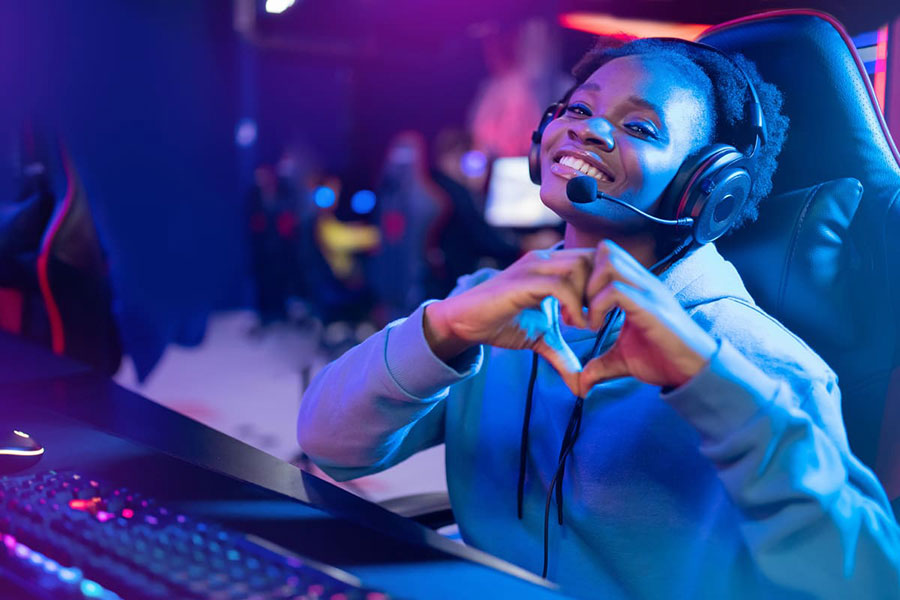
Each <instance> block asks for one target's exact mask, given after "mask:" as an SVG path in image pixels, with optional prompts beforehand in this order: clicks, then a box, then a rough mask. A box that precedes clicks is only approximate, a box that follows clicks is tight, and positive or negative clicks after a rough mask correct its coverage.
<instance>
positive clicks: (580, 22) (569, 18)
mask: <svg viewBox="0 0 900 600" xmlns="http://www.w3.org/2000/svg"><path fill="white" fill-rule="evenodd" d="M559 24H560V25H562V26H563V27H566V28H568V29H576V30H578V31H586V32H588V33H594V34H597V35H610V36H614V37H639V38H646V37H673V38H680V39H683V40H694V39H696V38H697V36H699V35H700V34H701V33H703V32H704V31H706V29H707V28H708V27H709V25H701V24H698V23H668V22H665V21H650V20H644V19H622V18H619V17H614V16H612V15H606V14H600V13H589V12H573V13H565V14H562V15H560V16H559Z"/></svg>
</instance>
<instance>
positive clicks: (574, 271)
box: [529, 249, 594, 298]
mask: <svg viewBox="0 0 900 600" xmlns="http://www.w3.org/2000/svg"><path fill="white" fill-rule="evenodd" d="M593 269H594V250H592V249H591V250H586V249H575V250H560V251H557V252H556V253H555V254H554V255H553V256H551V257H548V258H546V259H541V260H535V261H534V262H533V263H532V264H531V265H529V271H530V272H531V273H532V274H535V275H560V276H565V277H567V278H568V279H570V280H572V282H573V283H574V284H575V287H576V290H580V291H581V293H582V295H583V296H584V297H585V298H586V297H587V296H586V295H585V294H584V290H585V288H586V286H587V281H588V278H589V277H590V274H591V271H592V270H593Z"/></svg>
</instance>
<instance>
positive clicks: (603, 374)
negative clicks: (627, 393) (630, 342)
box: [578, 344, 631, 398]
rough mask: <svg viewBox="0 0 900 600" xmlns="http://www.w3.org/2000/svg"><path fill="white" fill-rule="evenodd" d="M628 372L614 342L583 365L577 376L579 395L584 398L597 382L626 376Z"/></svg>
mask: <svg viewBox="0 0 900 600" xmlns="http://www.w3.org/2000/svg"><path fill="white" fill-rule="evenodd" d="M630 374H631V373H630V372H629V371H628V365H627V364H626V363H625V361H624V360H622V356H621V354H620V353H619V349H618V345H616V344H614V345H613V347H612V348H610V349H609V350H608V351H607V352H605V353H603V354H601V355H600V356H598V357H596V358H592V359H591V360H590V361H588V363H587V364H586V365H584V368H583V369H582V370H581V375H580V376H579V378H578V384H579V391H580V394H581V397H582V398H584V397H585V396H586V395H587V394H588V393H589V392H590V391H591V388H592V387H593V386H595V385H597V384H598V383H603V382H604V381H609V380H610V379H616V378H617V377H627V376H628V375H630Z"/></svg>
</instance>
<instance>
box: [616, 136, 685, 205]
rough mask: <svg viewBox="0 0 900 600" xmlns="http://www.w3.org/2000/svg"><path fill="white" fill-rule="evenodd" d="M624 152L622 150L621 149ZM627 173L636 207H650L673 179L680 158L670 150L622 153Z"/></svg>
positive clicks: (679, 163) (679, 164)
mask: <svg viewBox="0 0 900 600" xmlns="http://www.w3.org/2000/svg"><path fill="white" fill-rule="evenodd" d="M623 150H624V148H623ZM623 157H627V158H625V161H624V162H625V163H626V169H627V171H628V188H629V190H628V191H629V192H630V193H631V194H632V195H633V198H634V202H635V204H636V205H638V206H641V207H651V206H653V205H655V203H656V202H657V201H658V200H659V198H660V196H661V195H662V193H663V191H665V189H666V186H668V185H669V183H670V182H671V181H672V179H673V178H674V177H675V174H676V173H677V172H678V168H679V167H680V166H681V160H682V157H681V156H680V155H679V156H675V154H674V153H673V152H671V150H658V149H649V150H644V151H640V152H638V151H635V152H628V153H625V152H623Z"/></svg>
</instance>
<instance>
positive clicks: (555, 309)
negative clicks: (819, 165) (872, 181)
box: [298, 40, 900, 598]
mask: <svg viewBox="0 0 900 600" xmlns="http://www.w3.org/2000/svg"><path fill="white" fill-rule="evenodd" d="M575 75H576V78H577V84H576V87H575V88H574V89H573V91H572V92H571V93H570V94H569V95H568V96H567V98H566V99H565V102H564V104H563V106H564V108H563V109H562V110H560V111H557V112H556V113H553V114H552V116H553V117H555V118H553V119H552V120H550V121H549V123H544V124H542V125H545V127H542V131H541V134H540V135H539V137H538V139H539V141H540V144H541V146H540V164H539V169H540V179H541V182H542V184H541V197H542V199H543V201H544V203H545V204H546V205H547V206H549V207H550V208H551V209H553V210H554V211H556V212H557V213H558V214H559V215H560V216H561V217H563V218H564V219H565V220H566V222H567V228H566V235H565V242H564V247H563V248H558V249H557V248H555V249H550V250H546V251H542V252H534V253H531V254H528V255H526V256H524V257H523V258H522V259H520V260H519V261H517V262H516V263H515V264H513V265H512V266H510V267H509V268H507V269H506V270H504V271H501V272H496V271H482V272H478V273H475V274H474V275H472V276H469V277H464V278H462V279H460V282H459V286H458V287H457V289H456V290H455V291H454V292H453V293H452V294H451V295H450V296H449V297H448V298H446V299H444V300H441V301H437V302H431V303H425V304H424V305H423V306H421V307H419V308H418V309H417V310H416V311H415V312H414V313H413V314H412V315H411V316H410V317H408V318H407V319H405V320H403V321H400V322H396V323H393V324H391V325H389V326H388V327H387V328H385V329H384V330H383V331H381V332H380V333H378V334H377V335H375V336H373V337H371V338H370V339H368V340H367V341H366V342H365V343H363V344H361V345H359V346H358V347H356V348H354V349H353V350H352V351H350V352H348V353H347V354H345V355H344V356H343V357H342V358H341V359H339V360H337V361H335V362H334V363H332V364H331V365H329V366H328V367H327V368H326V369H324V370H323V371H322V372H321V373H320V374H319V376H318V377H317V378H316V379H315V380H314V382H313V384H312V385H311V386H310V388H309V390H308V392H307V393H306V395H305V396H304V399H303V402H302V405H301V409H300V418H299V424H298V436H299V440H300V444H301V445H302V447H303V449H304V450H305V451H306V452H307V453H308V454H309V455H310V456H311V457H312V458H313V459H314V460H315V461H316V462H317V463H318V464H319V465H320V466H321V467H322V468H323V469H325V470H326V471H327V472H328V473H329V474H331V475H332V476H334V477H335V478H338V479H351V478H354V477H358V476H361V475H366V474H369V473H373V472H376V471H379V470H382V469H385V468H387V467H389V466H391V465H393V464H395V463H397V462H399V461H401V460H403V459H404V458H406V457H408V456H410V455H411V454H413V453H415V452H417V451H419V450H422V449H424V448H427V447H429V446H433V445H435V444H439V443H442V442H444V443H446V452H447V479H448V488H449V492H450V498H451V503H452V505H453V509H454V513H455V516H456V518H457V522H458V523H459V526H460V531H461V533H462V536H463V538H464V539H465V540H466V542H467V543H469V544H472V545H474V546H476V547H478V548H481V549H483V550H486V551H488V552H491V553H493V554H495V555H497V556H500V557H502V558H505V559H507V560H509V561H511V562H513V563H516V564H518V565H521V566H523V567H525V568H527V569H530V570H533V571H535V572H538V573H541V572H543V573H544V574H545V575H546V576H548V577H549V578H550V579H551V580H553V581H556V582H558V583H559V584H561V586H562V587H563V590H564V591H566V592H568V593H572V594H575V595H578V596H583V597H589V598H619V597H627V598H734V597H747V598H773V597H804V598H810V597H814V598H826V597H834V598H848V597H863V596H865V597H897V596H898V594H900V567H898V565H900V532H898V527H897V524H896V522H895V521H894V518H893V516H892V514H891V511H890V508H889V506H888V503H887V500H886V498H885V495H884V492H883V491H882V489H881V488H880V486H879V484H878V482H877V480H876V479H875V477H874V476H873V475H872V474H871V472H870V471H868V470H867V469H866V468H865V467H864V466H862V465H861V463H859V461H858V460H857V459H856V458H855V457H853V455H852V454H851V453H850V451H849V449H848V446H847V441H846V435H845V432H844V428H843V423H842V421H841V416H840V396H839V392H838V389H837V383H836V379H835V376H834V373H833V372H832V371H831V370H830V369H829V368H828V367H827V366H826V365H825V364H824V363H823V362H822V361H821V359H820V358H819V357H818V356H816V354H815V353H813V352H812V351H811V350H810V349H809V348H808V347H807V346H806V345H805V344H804V343H803V342H802V341H801V340H799V339H798V338H796V337H795V336H794V335H792V334H791V333H790V332H789V331H787V330H786V329H785V328H784V327H783V326H782V325H780V324H779V323H778V322H777V321H775V320H774V319H772V318H771V317H770V316H768V315H766V314H765V313H764V312H763V311H762V310H760V309H759V308H758V307H757V306H756V305H755V304H754V302H753V300H752V299H751V298H750V297H749V295H748V294H747V292H746V290H745V289H744V287H743V285H742V283H741V281H740V278H739V276H738V274H737V272H736V271H735V270H734V269H733V267H732V266H731V265H730V264H729V263H727V262H726V261H725V260H724V259H722V257H721V256H720V255H719V254H718V253H717V252H716V249H715V247H714V245H713V244H699V243H694V244H692V245H686V244H685V243H683V241H684V240H683V239H682V238H683V236H682V237H681V238H680V237H679V236H677V235H676V236H673V235H672V231H677V230H679V229H680V228H672V227H668V228H666V227H662V226H659V225H656V224H654V223H652V222H650V221H649V220H647V219H646V218H645V217H642V216H639V215H637V214H635V212H634V211H631V210H627V209H625V208H623V207H622V206H621V205H619V204H617V203H615V202H612V201H608V200H604V199H600V200H594V201H591V199H590V198H588V199H587V201H582V200H584V199H583V198H582V199H579V201H578V202H573V201H572V199H570V197H569V194H568V193H567V186H568V185H569V182H570V180H572V179H573V178H575V177H578V176H583V175H588V176H589V177H591V178H592V179H593V182H594V183H595V185H596V187H597V189H599V191H601V192H603V193H605V194H607V195H608V196H611V197H615V198H619V199H621V200H622V201H625V202H627V203H628V204H630V205H632V206H633V207H636V208H638V209H640V210H643V211H645V212H647V213H650V214H658V215H661V216H662V217H664V218H668V219H671V218H672V213H671V207H667V206H665V204H666V202H667V201H666V199H667V198H670V197H671V194H670V193H669V192H670V186H673V185H679V184H680V181H679V180H678V179H679V178H677V177H676V174H678V173H679V170H680V169H681V167H682V165H683V164H684V163H685V161H690V160H694V159H695V158H696V156H697V155H698V154H703V153H704V152H705V151H706V150H707V149H708V148H709V144H711V143H725V144H731V145H734V146H736V147H737V148H740V149H741V151H742V152H745V153H746V155H747V157H748V158H747V160H746V168H747V170H748V171H749V174H750V176H751V177H752V180H753V187H752V189H751V191H750V193H749V199H748V201H747V203H746V204H745V205H744V207H743V208H742V209H741V210H740V211H739V212H737V213H734V214H732V215H731V216H730V217H729V219H730V222H731V223H734V224H736V223H738V222H740V221H742V220H746V219H747V218H752V216H753V215H754V214H755V206H756V204H757V203H758V201H759V199H760V198H761V197H763V196H764V195H765V194H766V193H768V191H769V189H770V185H771V184H770V182H771V176H772V172H773V171H774V168H775V157H776V156H777V154H778V151H779V150H780V147H781V144H782V142H783V139H784V136H785V131H786V127H787V123H786V119H785V118H784V117H783V116H781V115H780V114H779V106H780V99H779V96H778V93H777V91H776V90H775V89H774V88H773V87H772V86H770V85H767V84H765V83H763V82H762V81H760V80H759V77H758V75H757V74H756V70H755V68H753V66H752V65H751V64H750V63H748V62H747V61H745V60H743V59H742V58H741V57H730V58H729V57H726V56H724V55H722V54H721V53H718V52H716V51H713V50H711V49H708V48H703V47H700V46H697V45H691V44H686V43H683V42H677V41H671V40H639V41H633V42H630V43H628V44H625V45H624V46H620V47H605V48H599V49H597V50H595V51H593V52H592V53H590V54H589V55H588V56H587V57H586V58H585V59H584V60H583V61H582V63H580V65H579V66H578V67H576V69H575ZM748 80H750V81H752V83H753V88H754V89H755V90H756V92H757V94H758V98H759V99H758V102H756V103H755V104H758V105H759V106H760V107H761V108H762V112H763V113H764V123H765V124H764V126H763V127H764V128H767V133H761V131H765V129H761V128H756V129H757V131H756V133H753V132H752V131H751V134H748V130H753V129H754V125H753V123H752V121H753V119H752V118H748V117H747V114H745V113H751V112H752V110H750V109H748V105H750V104H751V100H750V96H751V92H750V91H749V86H748ZM760 137H764V140H763V141H764V142H765V143H764V144H762V145H761V146H759V147H757V148H756V150H755V151H751V150H749V148H750V147H753V146H754V145H756V143H757V142H759V139H758V138H760ZM673 180H675V181H674V182H673ZM592 197H593V196H592ZM700 241H703V240H702V239H701V240H700ZM517 466H518V469H517ZM517 471H518V472H517Z"/></svg>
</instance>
